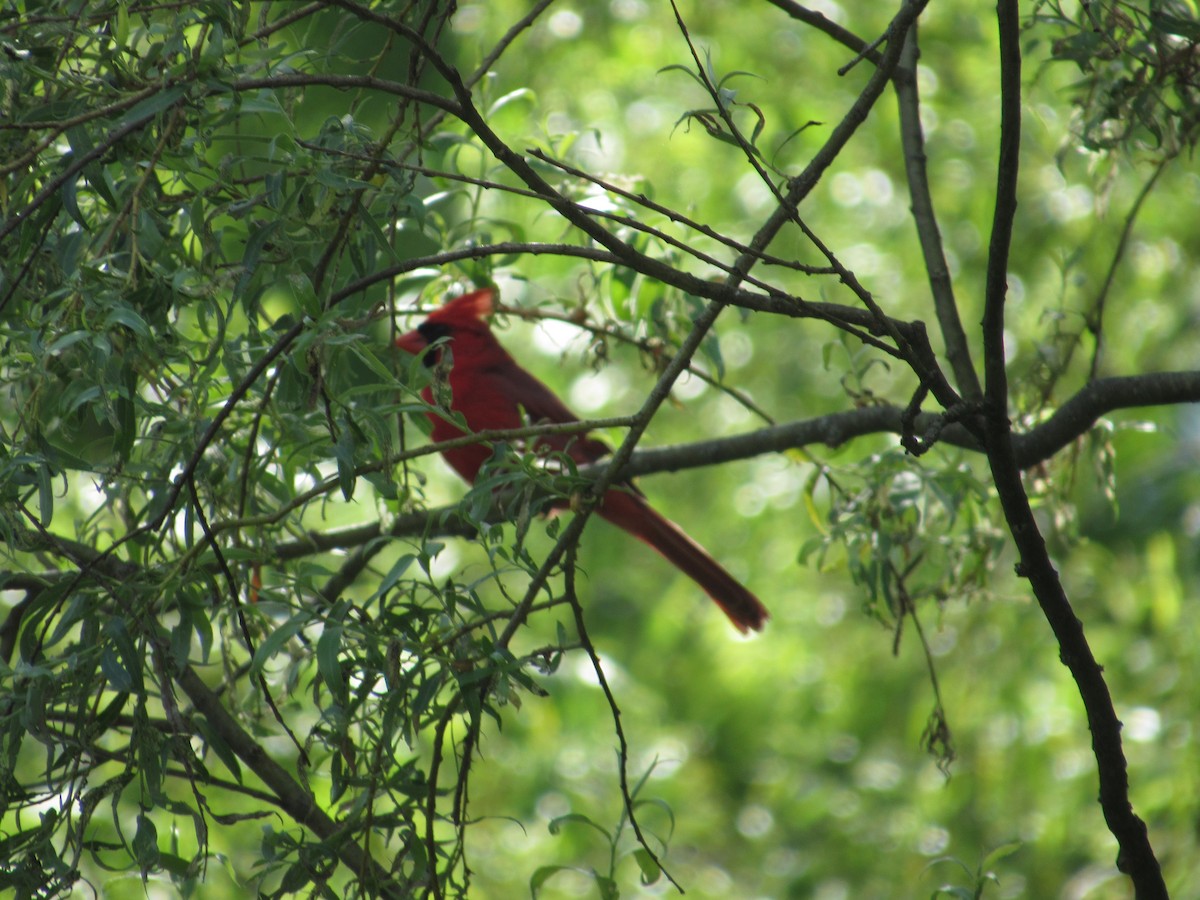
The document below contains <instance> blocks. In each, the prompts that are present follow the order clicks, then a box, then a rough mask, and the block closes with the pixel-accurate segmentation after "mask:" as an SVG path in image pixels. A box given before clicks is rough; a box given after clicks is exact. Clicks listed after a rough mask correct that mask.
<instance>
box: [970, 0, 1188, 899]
mask: <svg viewBox="0 0 1200 900" xmlns="http://www.w3.org/2000/svg"><path fill="white" fill-rule="evenodd" d="M997 18H998V22H999V30H1000V160H999V166H998V172H997V178H996V207H995V213H994V216H993V220H992V236H991V240H990V243H989V247H988V266H987V282H986V296H985V301H984V313H983V348H984V373H985V382H984V385H985V386H984V398H985V404H984V405H985V414H984V429H985V432H984V433H985V440H986V445H987V454H988V462H989V464H990V465H991V469H992V479H993V481H994V483H995V485H996V493H997V495H998V497H999V499H1000V505H1001V507H1002V508H1003V509H1004V517H1005V520H1006V521H1007V523H1008V529H1009V531H1010V533H1011V534H1012V536H1013V541H1014V543H1015V544H1016V547H1017V552H1018V553H1019V555H1020V563H1019V565H1018V569H1017V571H1018V573H1019V574H1021V575H1023V576H1024V577H1026V578H1028V579H1029V583H1030V586H1031V587H1032V589H1033V593H1034V596H1035V597H1037V601H1038V604H1039V605H1040V606H1041V609H1042V614H1043V615H1044V616H1045V617H1046V621H1047V622H1048V623H1049V624H1050V628H1051V630H1052V631H1053V632H1054V637H1055V640H1056V641H1057V642H1058V646H1059V656H1060V658H1061V660H1062V662H1063V665H1065V666H1066V667H1067V669H1068V670H1069V671H1070V673H1071V677H1072V678H1074V680H1075V684H1076V686H1077V688H1078V690H1079V695H1080V697H1081V698H1082V700H1083V706H1084V710H1085V712H1086V714H1087V721H1088V728H1089V729H1090V730H1091V733H1092V752H1093V753H1094V754H1095V757H1096V767H1097V769H1098V772H1099V778H1100V807H1101V809H1102V810H1103V813H1104V820H1105V822H1106V823H1107V825H1108V829H1109V831H1111V832H1112V834H1113V836H1114V837H1115V838H1116V839H1117V844H1118V845H1119V846H1120V852H1119V853H1118V856H1117V868H1118V869H1120V870H1121V871H1122V872H1125V873H1126V874H1127V875H1129V876H1130V879H1131V880H1132V881H1133V885H1134V889H1135V891H1136V892H1137V896H1138V898H1139V900H1157V898H1166V896H1167V889H1166V884H1165V883H1164V881H1163V876H1162V868H1161V867H1160V866H1159V864H1158V860H1157V859H1156V858H1155V856H1154V849H1153V847H1151V845H1150V840H1149V835H1148V833H1147V830H1146V824H1145V822H1143V821H1142V820H1141V819H1140V818H1139V817H1138V816H1137V814H1136V813H1135V812H1134V811H1133V806H1132V804H1131V803H1130V800H1129V766H1128V762H1127V761H1126V759H1125V752H1124V750H1123V748H1122V746H1121V722H1120V720H1118V719H1117V713H1116V710H1115V709H1114V708H1113V700H1112V694H1111V693H1110V692H1109V689H1108V684H1107V683H1106V682H1105V680H1104V671H1103V669H1102V668H1101V666H1100V664H1099V663H1098V662H1097V661H1096V658H1095V656H1094V655H1093V653H1092V648H1091V647H1090V646H1089V644H1088V641H1087V636H1086V635H1085V634H1084V630H1083V623H1082V622H1081V621H1080V620H1079V617H1078V616H1076V615H1075V611H1074V609H1072V607H1071V602H1070V600H1069V598H1068V597H1067V594H1066V591H1065V590H1064V588H1063V585H1062V581H1061V580H1060V579H1059V576H1058V572H1057V570H1056V569H1055V568H1054V564H1053V562H1051V560H1050V554H1049V552H1048V551H1047V549H1046V542H1045V539H1044V538H1043V537H1042V534H1041V532H1040V531H1039V529H1038V524H1037V519H1036V518H1035V517H1034V515H1033V509H1032V508H1031V506H1030V504H1029V497H1028V495H1027V494H1026V493H1025V487H1024V485H1023V483H1022V481H1021V474H1020V469H1019V468H1018V466H1017V460H1016V455H1015V453H1014V449H1013V440H1012V432H1011V426H1010V423H1009V419H1008V410H1007V404H1008V374H1007V372H1006V371H1005V359H1004V306H1005V293H1006V291H1007V274H1008V273H1007V269H1008V256H1009V248H1010V245H1011V241H1012V230H1013V220H1014V217H1015V214H1016V208H1017V168H1018V162H1019V156H1020V146H1021V46H1020V17H1019V11H1018V7H1017V2H1016V0H1000V2H999V3H998V4H997Z"/></svg>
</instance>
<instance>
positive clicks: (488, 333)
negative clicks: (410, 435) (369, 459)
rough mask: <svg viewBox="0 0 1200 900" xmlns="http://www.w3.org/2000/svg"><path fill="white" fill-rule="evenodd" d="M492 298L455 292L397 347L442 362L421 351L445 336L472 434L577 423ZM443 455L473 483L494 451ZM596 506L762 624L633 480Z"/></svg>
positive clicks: (746, 621)
mask: <svg viewBox="0 0 1200 900" xmlns="http://www.w3.org/2000/svg"><path fill="white" fill-rule="evenodd" d="M493 299H494V294H493V292H492V290H491V289H490V288H483V289H482V290H478V291H473V292H471V293H469V294H465V295H463V296H461V297H457V298H455V299H454V300H451V301H450V302H449V303H447V304H446V305H445V306H444V307H442V308H441V309H439V310H438V311H437V312H435V313H433V314H432V315H430V316H429V318H428V319H426V320H425V321H424V322H422V323H421V324H420V325H419V326H418V327H417V329H416V331H410V332H408V334H405V335H402V336H401V337H399V338H397V340H396V346H397V347H399V348H400V349H402V350H405V351H407V352H409V353H412V354H414V355H420V354H422V353H424V354H425V360H424V361H425V365H427V366H433V365H436V364H437V362H438V361H439V359H440V353H441V349H440V347H438V348H434V349H433V350H430V351H428V352H426V348H428V347H429V346H430V345H431V344H433V343H434V342H435V341H438V340H440V339H441V338H448V339H449V347H450V351H451V353H452V358H453V365H452V367H451V369H450V391H451V396H452V400H451V406H450V408H451V409H452V410H453V411H454V412H458V413H462V415H463V417H464V418H465V419H466V421H467V426H468V428H470V430H471V431H484V430H486V429H493V428H496V429H506V428H521V427H524V426H525V425H528V424H535V423H539V422H577V421H579V419H578V418H577V417H576V416H575V415H574V414H573V413H572V412H571V411H570V410H569V409H567V407H566V406H564V405H563V402H562V401H561V400H559V399H558V398H557V397H556V396H554V394H553V393H551V391H550V389H549V388H548V387H546V386H545V385H544V384H542V383H541V382H540V381H538V380H537V379H536V378H534V377H533V376H532V375H530V374H529V373H528V372H526V371H525V370H524V369H522V368H521V367H520V366H519V365H517V362H516V360H514V359H513V358H512V357H511V356H509V354H508V353H507V351H505V349H504V348H503V347H501V346H500V343H499V342H498V341H497V340H496V338H495V336H494V335H493V334H492V330H491V328H489V327H488V323H487V321H486V319H485V317H486V316H488V315H490V314H491V312H492V310H493ZM421 396H422V397H424V398H425V401H426V402H428V403H433V402H434V399H433V388H432V386H431V387H426V388H425V390H424V391H423V392H422V394H421ZM429 419H430V421H432V422H433V440H434V441H446V440H450V439H451V438H456V437H461V436H462V435H463V432H462V431H461V430H459V429H458V428H456V427H455V426H454V425H451V424H450V423H449V422H447V421H446V420H445V419H444V418H442V417H441V416H440V415H438V414H437V413H433V412H431V413H429ZM538 445H539V446H541V447H548V448H550V449H552V450H555V451H561V452H565V453H567V454H568V455H569V456H570V457H571V458H572V459H573V460H575V461H576V462H578V463H580V464H587V463H592V462H595V461H596V460H598V459H600V457H602V456H605V455H606V454H607V453H608V447H607V446H605V445H604V444H603V443H601V442H600V441H598V440H595V439H592V438H589V437H587V436H586V435H565V434H564V435H548V436H546V437H542V438H539V439H538ZM442 455H443V456H444V457H445V458H446V461H447V462H448V463H450V465H451V466H453V467H454V470H455V471H456V472H458V474H459V475H461V476H462V477H463V478H465V479H466V480H467V481H469V482H471V483H474V481H475V478H476V476H478V474H479V469H480V467H481V466H482V465H483V464H484V463H485V462H486V461H487V460H488V459H489V458H490V457H491V455H492V448H491V446H490V445H488V444H485V443H480V444H472V445H470V446H467V447H459V448H456V449H453V450H445V451H443V453H442ZM596 511H597V512H598V513H599V514H600V515H601V516H603V517H604V518H605V519H608V521H610V522H612V523H613V524H614V525H617V526H618V527H620V528H623V529H625V530H626V531H628V532H629V533H630V534H632V535H633V536H634V537H636V538H640V539H641V540H643V541H645V542H646V543H647V544H649V545H650V546H651V547H653V548H654V549H655V550H657V551H658V552H659V553H661V554H662V555H663V556H664V557H666V559H667V560H668V561H669V562H671V563H672V564H674V565H675V566H676V567H677V568H678V569H679V570H680V571H681V572H683V573H684V574H685V575H687V576H688V577H689V578H691V579H692V580H693V581H695V582H696V583H697V584H698V585H700V587H702V588H704V590H705V592H706V593H707V594H708V595H709V596H710V597H712V598H713V600H715V601H716V602H717V605H718V606H720V607H721V609H722V610H724V611H725V615H727V616H729V618H730V620H731V621H732V622H733V624H734V625H735V626H737V629H738V630H739V631H741V632H746V631H748V630H749V629H751V628H753V629H754V630H755V631H758V630H760V629H761V628H762V626H763V623H764V622H765V621H766V620H767V616H768V613H767V610H766V608H765V607H764V606H763V605H762V604H761V603H760V602H759V601H758V598H757V597H755V596H754V595H753V594H752V593H750V592H749V591H748V590H746V589H745V588H744V587H742V585H741V584H739V583H738V582H737V581H736V580H735V579H734V577H733V576H732V575H730V574H729V573H728V572H726V571H725V570H724V569H723V568H721V566H720V564H719V563H718V562H717V561H716V560H715V559H713V558H712V557H711V556H709V555H708V553H707V552H705V550H704V548H703V547H701V546H700V545H699V544H697V543H696V542H695V541H693V540H692V539H691V538H690V537H688V536H687V535H686V534H684V532H683V529H681V528H680V527H679V526H678V525H676V524H675V523H674V522H671V521H669V520H668V519H665V518H663V517H662V516H660V515H659V514H658V513H656V512H655V511H654V510H653V509H651V508H650V505H649V504H648V503H647V502H646V501H645V499H643V497H642V495H641V494H639V493H636V492H635V489H634V488H633V486H632V485H631V484H625V485H622V486H620V487H614V488H612V489H611V490H609V491H608V492H607V493H606V494H605V495H604V498H603V499H602V500H601V501H600V503H599V504H598V505H597V507H596Z"/></svg>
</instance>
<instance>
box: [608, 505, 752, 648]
mask: <svg viewBox="0 0 1200 900" xmlns="http://www.w3.org/2000/svg"><path fill="white" fill-rule="evenodd" d="M597 511H598V512H599V513H600V515H601V516H603V517H604V518H606V519H608V521H610V522H612V523H613V524H614V525H616V526H617V527H619V528H622V529H624V530H625V531H628V532H629V533H630V534H632V535H633V536H634V537H637V538H639V539H641V540H642V541H644V542H645V543H647V544H649V545H650V546H651V547H653V548H654V549H655V550H657V551H658V552H659V553H661V554H662V555H663V556H664V557H665V558H666V559H667V561H668V562H670V563H671V564H673V565H674V566H675V567H676V568H678V569H679V571H681V572H683V574H685V575H687V576H688V577H689V578H691V579H692V580H693V581H694V582H696V584H698V585H700V587H702V588H703V589H704V592H705V593H706V594H708V596H710V597H711V598H712V599H713V600H714V601H715V602H716V604H717V606H719V607H721V609H722V611H723V612H724V613H725V615H727V616H729V620H730V621H731V622H733V624H734V626H736V628H737V629H738V631H740V632H742V633H743V634H745V633H746V632H747V631H749V630H751V629H753V630H754V631H761V630H762V627H763V624H764V623H765V622H766V621H767V619H768V617H769V615H770V614H769V613H768V612H767V608H766V607H765V606H763V605H762V603H760V602H759V599H758V598H757V597H755V596H754V595H753V594H752V593H750V591H748V590H746V588H745V587H743V586H742V584H741V583H740V582H738V581H737V579H735V578H734V577H733V576H732V575H730V574H729V573H728V572H726V571H725V569H723V568H722V567H721V564H720V563H718V562H717V561H716V560H715V559H713V558H712V557H711V556H709V555H708V552H707V551H706V550H705V549H704V548H703V547H701V546H700V545H699V544H697V543H696V542H695V541H693V540H692V539H691V538H690V537H688V536H687V534H685V533H684V531H683V529H682V528H680V527H679V526H678V525H676V524H675V523H674V522H672V521H671V520H670V519H667V518H665V517H663V516H662V515H660V514H659V513H657V512H656V511H655V510H654V509H653V508H652V507H651V506H650V505H649V504H648V503H646V501H645V500H643V499H642V498H641V497H639V496H638V495H637V494H632V493H629V492H628V491H619V490H614V491H609V492H608V493H607V494H605V495H604V502H603V503H602V504H601V505H600V508H599V509H598V510H597Z"/></svg>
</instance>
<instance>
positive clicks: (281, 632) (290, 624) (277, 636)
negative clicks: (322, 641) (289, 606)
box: [250, 611, 312, 677]
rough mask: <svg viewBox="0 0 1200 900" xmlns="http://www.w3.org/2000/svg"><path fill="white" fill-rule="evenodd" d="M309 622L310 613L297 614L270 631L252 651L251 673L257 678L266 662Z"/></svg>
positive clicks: (310, 618)
mask: <svg viewBox="0 0 1200 900" xmlns="http://www.w3.org/2000/svg"><path fill="white" fill-rule="evenodd" d="M311 622H312V614H311V613H310V612H308V611H304V612H299V613H296V615H294V616H292V617H291V618H290V619H288V620H287V621H286V622H284V623H283V624H282V625H280V626H279V627H278V628H276V629H275V630H274V631H272V632H271V633H270V634H269V635H268V636H267V639H266V640H265V641H263V642H262V643H261V644H259V645H258V647H257V649H256V650H255V651H254V659H253V660H252V661H251V663H250V671H251V673H252V674H253V675H254V676H255V677H258V675H260V674H261V673H262V670H263V666H265V665H266V664H267V661H268V660H270V659H271V657H273V656H274V655H275V654H276V653H278V652H280V651H281V650H282V649H283V648H284V646H285V645H286V644H287V642H288V641H290V640H291V639H292V638H294V637H295V636H296V635H297V634H299V633H300V632H301V631H303V630H304V628H305V626H307V625H308V624H309V623H311Z"/></svg>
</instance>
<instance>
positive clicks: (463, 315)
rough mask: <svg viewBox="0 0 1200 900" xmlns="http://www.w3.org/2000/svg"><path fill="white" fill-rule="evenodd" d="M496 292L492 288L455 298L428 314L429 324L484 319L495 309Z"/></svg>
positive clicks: (481, 289)
mask: <svg viewBox="0 0 1200 900" xmlns="http://www.w3.org/2000/svg"><path fill="white" fill-rule="evenodd" d="M495 300H496V291H495V290H494V289H493V288H490V287H486V288H480V289H479V290H477V291H471V292H470V293H469V294H463V295H462V296H461V297H455V298H454V299H453V300H451V301H450V302H449V303H447V304H446V305H445V306H443V307H442V308H441V309H439V310H437V311H435V312H433V313H430V315H429V321H431V322H451V321H458V322H461V321H463V320H465V319H486V318H487V317H488V316H490V315H491V314H492V312H493V311H495V309H496V304H495Z"/></svg>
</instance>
